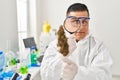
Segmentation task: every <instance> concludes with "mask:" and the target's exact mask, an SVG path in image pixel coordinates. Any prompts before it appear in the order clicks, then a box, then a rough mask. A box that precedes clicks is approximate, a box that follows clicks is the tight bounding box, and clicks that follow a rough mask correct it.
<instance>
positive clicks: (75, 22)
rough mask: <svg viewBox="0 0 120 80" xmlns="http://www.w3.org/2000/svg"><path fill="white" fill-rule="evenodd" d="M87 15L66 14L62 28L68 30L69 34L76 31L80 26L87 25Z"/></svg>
mask: <svg viewBox="0 0 120 80" xmlns="http://www.w3.org/2000/svg"><path fill="white" fill-rule="evenodd" d="M89 19H90V18H89V17H74V16H68V17H67V18H66V19H65V21H64V25H63V26H64V29H65V30H66V31H67V32H69V33H70V34H73V33H75V32H77V31H78V30H79V29H80V28H81V25H82V26H86V25H88V20H89Z"/></svg>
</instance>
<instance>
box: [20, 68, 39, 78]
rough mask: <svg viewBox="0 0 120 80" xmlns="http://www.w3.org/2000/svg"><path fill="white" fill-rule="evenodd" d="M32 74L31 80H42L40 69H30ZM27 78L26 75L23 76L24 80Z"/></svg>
mask: <svg viewBox="0 0 120 80" xmlns="http://www.w3.org/2000/svg"><path fill="white" fill-rule="evenodd" d="M28 73H30V74H31V80H41V77H40V67H30V68H29V72H28ZM25 77H26V75H22V79H21V80H23V79H24V78H25Z"/></svg>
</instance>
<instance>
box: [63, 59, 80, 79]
mask: <svg viewBox="0 0 120 80" xmlns="http://www.w3.org/2000/svg"><path fill="white" fill-rule="evenodd" d="M77 71H78V67H77V65H76V64H75V63H74V62H73V61H71V60H70V59H68V58H63V69H62V74H61V76H62V80H73V79H74V77H75V75H76V74H77Z"/></svg>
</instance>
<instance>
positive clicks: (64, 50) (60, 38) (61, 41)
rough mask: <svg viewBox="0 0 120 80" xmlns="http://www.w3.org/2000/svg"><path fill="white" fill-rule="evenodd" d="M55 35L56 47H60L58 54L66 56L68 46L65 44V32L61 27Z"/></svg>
mask: <svg viewBox="0 0 120 80" xmlns="http://www.w3.org/2000/svg"><path fill="white" fill-rule="evenodd" d="M57 34H58V44H57V46H58V47H60V53H61V54H63V56H67V55H68V53H69V45H68V43H67V38H66V36H65V32H64V29H63V26H62V25H61V26H60V27H59V30H58V32H57Z"/></svg>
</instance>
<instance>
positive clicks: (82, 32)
mask: <svg viewBox="0 0 120 80" xmlns="http://www.w3.org/2000/svg"><path fill="white" fill-rule="evenodd" d="M76 33H85V32H76Z"/></svg>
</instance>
